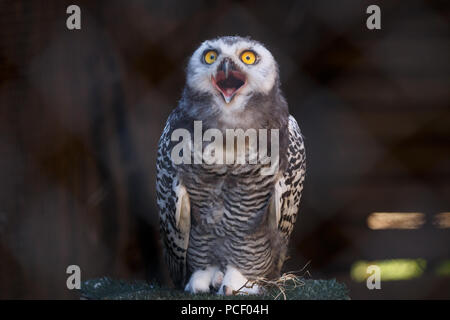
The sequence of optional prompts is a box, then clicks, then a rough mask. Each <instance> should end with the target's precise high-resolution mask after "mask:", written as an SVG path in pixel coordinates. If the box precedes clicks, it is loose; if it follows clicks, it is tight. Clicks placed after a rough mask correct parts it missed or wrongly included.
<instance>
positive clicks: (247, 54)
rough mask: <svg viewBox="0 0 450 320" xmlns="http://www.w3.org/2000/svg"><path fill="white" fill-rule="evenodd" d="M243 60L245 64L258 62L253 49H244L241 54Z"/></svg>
mask: <svg viewBox="0 0 450 320" xmlns="http://www.w3.org/2000/svg"><path fill="white" fill-rule="evenodd" d="M241 60H242V62H243V63H245V64H254V63H255V62H256V55H255V53H254V52H253V51H244V52H243V53H242V54H241Z"/></svg>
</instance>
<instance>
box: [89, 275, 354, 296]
mask: <svg viewBox="0 0 450 320" xmlns="http://www.w3.org/2000/svg"><path fill="white" fill-rule="evenodd" d="M279 293H280V292H279V290H277V289H275V288H274V289H272V290H271V291H269V292H268V293H267V294H266V295H264V296H244V295H239V296H231V297H224V296H219V295H215V294H196V295H192V294H188V293H185V292H183V291H181V290H176V289H169V288H163V287H160V286H157V285H152V284H149V283H147V282H144V281H133V282H131V281H123V280H113V279H110V278H107V277H104V278H100V279H92V280H88V281H85V282H84V283H83V284H82V287H81V294H82V298H85V299H102V300H217V299H219V300H224V299H262V300H267V299H270V300H273V299H274V298H275V297H276V296H278V297H277V299H284V297H283V295H282V294H279ZM285 294H286V299H288V300H348V299H350V297H349V296H348V289H347V287H346V286H345V284H342V283H339V282H337V281H336V280H334V279H333V280H312V279H306V280H305V279H302V280H301V283H300V285H296V286H293V285H289V284H287V285H286V286H285Z"/></svg>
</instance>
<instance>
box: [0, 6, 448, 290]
mask: <svg viewBox="0 0 450 320" xmlns="http://www.w3.org/2000/svg"><path fill="white" fill-rule="evenodd" d="M447 2H448V1H425V0H417V1H413V0H411V1H394V0H389V1H358V0H354V1H348V0H346V1H343V0H340V1H332V0H327V1H317V0H308V1H286V2H277V1H272V2H267V3H263V2H261V1H239V2H228V1H212V0H208V1H183V2H181V1H180V2H178V1H177V2H175V1H154V0H149V1H137V0H134V1H119V0H111V1H87V0H85V1H82V0H77V1H48V0H46V1H38V0H36V1H17V0H1V1H0V298H77V297H78V296H77V294H76V293H75V292H73V291H69V290H68V289H67V288H66V278H67V276H68V275H67V274H66V268H67V266H68V265H71V264H76V265H79V266H80V267H81V271H82V278H83V279H84V280H86V279H89V278H92V277H100V276H112V277H115V278H123V279H148V280H154V281H158V282H160V283H162V284H167V283H168V275H167V271H166V268H165V266H164V262H163V260H162V259H161V257H160V255H161V249H160V245H159V231H158V213H157V210H156V199H155V198H156V197H155V157H156V145H157V141H158V138H159V135H160V133H161V131H162V129H163V126H164V123H165V121H166V119H167V116H168V115H169V113H170V111H171V110H172V109H173V108H174V107H175V106H176V105H177V101H178V99H179V98H180V95H181V91H182V87H183V85H184V80H185V75H184V68H185V66H186V62H187V59H188V57H189V55H190V54H191V53H192V52H193V50H195V49H196V47H197V46H198V45H199V44H200V43H201V42H202V41H203V40H205V39H209V38H214V37H216V36H221V35H242V36H251V37H253V38H254V39H257V40H259V41H261V42H263V43H264V44H266V45H267V47H268V48H269V49H270V50H271V51H272V53H273V55H274V56H275V58H276V59H277V61H278V62H279V65H280V70H281V78H282V88H283V91H284V93H285V95H286V97H287V100H288V102H289V105H290V112H291V114H293V115H294V116H295V118H296V119H297V121H298V122H299V124H300V127H301V129H302V131H303V134H304V135H305V137H306V150H307V159H308V166H307V167H308V170H307V180H306V186H305V190H304V196H303V202H302V204H301V209H300V211H301V214H300V218H299V220H298V222H297V225H296V229H295V232H294V237H293V239H292V242H291V251H290V254H291V259H290V260H289V261H288V262H287V264H286V268H285V269H286V270H299V269H301V268H302V267H303V266H305V265H306V264H307V263H308V262H310V263H309V265H308V266H307V268H306V269H307V270H308V271H309V273H310V274H311V276H312V277H314V278H326V279H328V278H337V279H338V280H339V281H343V282H345V283H346V284H347V285H348V287H349V288H350V295H351V297H352V298H354V299H360V298H368V299H380V298H385V299H391V298H402V299H407V298H417V299H422V298H423V299H428V298H447V299H448V298H450V271H449V269H450V229H449V227H450V217H449V214H445V213H446V212H449V211H450V93H449V88H450V76H449V75H450V62H449V57H450V38H449V32H450V28H449V18H450V11H449V7H448V6H447V5H446V3H447ZM70 4H77V5H78V6H80V7H81V22H82V29H81V30H78V31H77V30H75V31H69V30H68V29H67V28H66V19H67V17H68V15H67V14H66V8H67V6H68V5H70ZM370 4H377V5H379V6H380V7H381V26H382V29H381V30H374V31H371V30H368V29H367V28H366V19H367V17H368V14H366V8H367V6H368V5H370ZM374 212H388V213H397V216H400V217H401V218H402V219H403V220H404V221H406V223H407V224H408V219H409V218H408V213H411V212H414V213H418V214H419V216H420V217H421V218H420V219H421V221H422V222H421V223H419V224H415V225H413V226H412V228H411V226H409V228H408V229H404V226H402V223H400V224H398V223H397V224H395V223H394V224H392V223H391V222H390V219H389V218H386V217H385V218H384V219H385V221H384V220H383V219H381V220H383V221H381V226H380V225H378V227H377V225H376V223H375V224H373V223H372V224H371V223H368V221H370V216H371V215H372V213H374ZM368 219H369V220H368ZM420 219H419V220H420ZM377 221H378V220H377ZM375 222H376V221H375ZM378 222H380V221H378ZM413 222H414V221H413ZM411 223H412V222H411ZM413 224H414V223H413ZM383 226H384V227H383ZM386 228H387V229H386ZM391 259H407V260H391ZM418 259H419V260H418ZM373 261H378V262H381V263H384V264H389V263H397V265H396V264H394V265H393V269H394V270H393V271H392V265H391V270H390V272H391V279H390V280H389V281H382V284H381V286H382V289H381V290H368V289H367V287H366V283H365V281H364V280H363V279H362V280H361V272H360V273H359V276H358V272H357V271H358V270H357V268H356V266H361V265H364V263H371V262H373ZM402 261H403V262H405V261H406V263H412V264H414V263H416V262H417V261H420V263H419V265H420V266H421V267H420V268H419V269H420V270H419V271H418V272H412V273H411V272H410V273H409V275H408V270H406V271H405V270H404V269H405V268H406V269H407V268H408V267H407V266H406V267H405V266H403V267H399V264H401V263H402ZM408 261H409V262H408ZM396 266H397V267H396ZM413 267H414V266H413ZM402 268H403V269H402ZM416 269H417V265H416ZM386 270H387V269H386ZM402 270H403V271H402ZM416 271H417V270H416ZM405 272H406V276H405ZM392 273H393V275H392ZM358 277H359V278H358ZM402 277H403V279H402Z"/></svg>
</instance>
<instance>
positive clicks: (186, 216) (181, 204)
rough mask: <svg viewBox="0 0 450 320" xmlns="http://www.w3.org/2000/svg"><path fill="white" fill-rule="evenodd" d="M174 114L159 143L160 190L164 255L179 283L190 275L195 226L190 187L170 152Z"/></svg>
mask: <svg viewBox="0 0 450 320" xmlns="http://www.w3.org/2000/svg"><path fill="white" fill-rule="evenodd" d="M173 122H174V117H173V116H172V115H171V116H170V117H169V119H168V120H167V123H166V126H165V128H164V131H163V133H162V135H161V138H160V140H159V144H158V156H157V159H156V194H157V204H158V208H159V218H160V220H159V221H160V233H161V238H162V242H163V248H164V257H165V259H166V262H167V265H168V266H169V272H170V276H171V278H172V280H173V282H174V284H175V285H176V286H182V285H184V282H185V280H186V279H185V278H186V251H187V247H188V243H189V231H190V227H191V220H190V218H191V217H190V215H191V210H190V202H189V196H188V194H187V192H186V188H185V187H184V186H183V185H182V184H181V182H180V180H179V178H178V176H177V170H176V167H175V166H174V165H173V163H172V159H171V156H170V152H171V148H170V147H171V139H170V135H171V132H172V130H173V128H172V123H173Z"/></svg>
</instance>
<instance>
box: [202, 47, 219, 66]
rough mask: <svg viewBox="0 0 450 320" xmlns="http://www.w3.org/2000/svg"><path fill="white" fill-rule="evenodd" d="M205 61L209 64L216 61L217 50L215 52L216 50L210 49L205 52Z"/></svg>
mask: <svg viewBox="0 0 450 320" xmlns="http://www.w3.org/2000/svg"><path fill="white" fill-rule="evenodd" d="M204 58H205V62H206V63H207V64H211V63H213V62H214V61H216V59H217V52H215V51H214V50H209V51H208V52H206V53H205V57H204Z"/></svg>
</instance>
